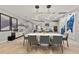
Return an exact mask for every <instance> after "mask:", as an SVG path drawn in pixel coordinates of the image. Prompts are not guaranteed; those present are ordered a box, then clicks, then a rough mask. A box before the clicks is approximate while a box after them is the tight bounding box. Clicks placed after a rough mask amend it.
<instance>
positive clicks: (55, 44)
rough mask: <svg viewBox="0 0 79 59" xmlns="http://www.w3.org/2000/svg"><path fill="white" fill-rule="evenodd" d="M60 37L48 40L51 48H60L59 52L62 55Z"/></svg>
mask: <svg viewBox="0 0 79 59" xmlns="http://www.w3.org/2000/svg"><path fill="white" fill-rule="evenodd" d="M62 39H63V37H62V36H53V39H50V42H51V47H54V48H59V47H60V48H61V51H62V53H63V45H62Z"/></svg>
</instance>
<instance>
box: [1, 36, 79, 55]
mask: <svg viewBox="0 0 79 59" xmlns="http://www.w3.org/2000/svg"><path fill="white" fill-rule="evenodd" d="M36 48H37V49H36ZM28 50H31V49H30V48H28ZM27 53H28V54H61V50H59V49H53V50H52V49H49V48H47V47H40V48H38V47H33V48H32V50H31V51H30V52H29V51H28V52H27V44H25V45H24V46H23V37H21V38H18V39H16V40H14V41H8V42H4V43H0V54H27ZM63 54H79V42H76V41H73V40H69V47H67V46H66V42H65V43H64V53H63Z"/></svg>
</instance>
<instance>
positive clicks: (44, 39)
mask: <svg viewBox="0 0 79 59" xmlns="http://www.w3.org/2000/svg"><path fill="white" fill-rule="evenodd" d="M49 43H50V37H49V36H40V44H47V45H49Z"/></svg>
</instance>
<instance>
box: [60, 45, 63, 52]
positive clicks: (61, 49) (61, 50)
mask: <svg viewBox="0 0 79 59" xmlns="http://www.w3.org/2000/svg"><path fill="white" fill-rule="evenodd" d="M60 47H61V51H62V53H63V45H62V44H61V45H60Z"/></svg>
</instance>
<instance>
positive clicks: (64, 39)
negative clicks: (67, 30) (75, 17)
mask: <svg viewBox="0 0 79 59" xmlns="http://www.w3.org/2000/svg"><path fill="white" fill-rule="evenodd" d="M68 36H69V35H68V34H66V37H64V38H63V43H64V41H66V42H67V47H69V42H68Z"/></svg>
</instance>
